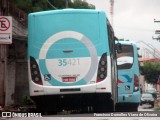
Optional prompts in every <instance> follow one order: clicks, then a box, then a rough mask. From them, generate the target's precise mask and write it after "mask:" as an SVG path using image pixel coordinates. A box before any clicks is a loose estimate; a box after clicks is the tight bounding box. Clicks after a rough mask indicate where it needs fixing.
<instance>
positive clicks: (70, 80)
mask: <svg viewBox="0 0 160 120" xmlns="http://www.w3.org/2000/svg"><path fill="white" fill-rule="evenodd" d="M62 81H63V82H75V81H76V77H62Z"/></svg>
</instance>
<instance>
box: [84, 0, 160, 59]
mask: <svg viewBox="0 0 160 120" xmlns="http://www.w3.org/2000/svg"><path fill="white" fill-rule="evenodd" d="M86 1H87V2H88V3H91V4H93V5H95V6H96V9H100V10H103V11H105V13H106V15H107V16H108V18H109V21H110V22H111V20H112V19H111V15H110V0H86ZM112 18H113V24H112V27H113V29H114V32H115V35H116V37H118V38H119V39H125V40H132V41H136V42H137V46H138V47H140V54H142V55H143V57H151V56H152V55H149V56H147V55H148V54H147V50H145V49H146V48H147V49H149V50H150V51H151V52H154V51H153V50H152V49H151V48H152V47H151V46H154V47H155V48H156V49H157V50H159V51H160V41H159V42H158V41H157V40H153V39H152V37H157V36H158V35H156V34H155V30H160V23H155V22H154V19H156V20H159V21H160V0H114V14H113V17H112ZM146 44H147V45H149V46H150V47H148V46H147V45H146ZM157 55H158V54H157Z"/></svg>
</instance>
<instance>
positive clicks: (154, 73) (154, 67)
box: [142, 62, 160, 84]
mask: <svg viewBox="0 0 160 120" xmlns="http://www.w3.org/2000/svg"><path fill="white" fill-rule="evenodd" d="M142 73H143V75H144V78H145V80H146V82H147V83H150V84H157V80H158V77H159V75H160V63H158V62H144V66H143V67H142Z"/></svg>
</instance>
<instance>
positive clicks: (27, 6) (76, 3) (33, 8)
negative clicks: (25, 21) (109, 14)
mask: <svg viewBox="0 0 160 120" xmlns="http://www.w3.org/2000/svg"><path fill="white" fill-rule="evenodd" d="M66 2H67V3H68V7H69V8H77V9H78V8H79V9H82V8H86V9H95V6H94V5H92V4H89V3H87V2H86V1H85V0H67V1H66V0H13V3H14V4H15V5H16V6H17V7H18V8H20V9H21V10H23V11H24V12H26V13H30V12H38V11H44V10H53V9H54V8H53V6H54V7H56V8H57V9H64V8H66ZM50 4H52V5H53V6H52V5H50Z"/></svg>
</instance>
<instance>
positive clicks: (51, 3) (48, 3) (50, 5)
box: [47, 0, 57, 9]
mask: <svg viewBox="0 0 160 120" xmlns="http://www.w3.org/2000/svg"><path fill="white" fill-rule="evenodd" d="M47 3H48V4H49V5H50V6H51V7H52V8H54V9H57V8H56V7H55V6H54V5H52V3H51V2H50V1H49V0H47Z"/></svg>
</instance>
